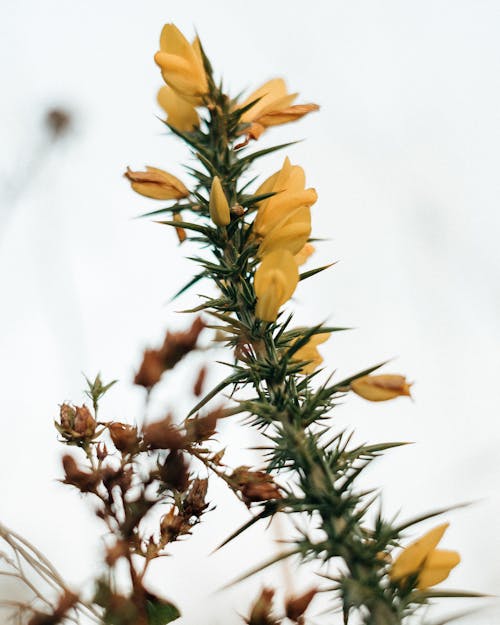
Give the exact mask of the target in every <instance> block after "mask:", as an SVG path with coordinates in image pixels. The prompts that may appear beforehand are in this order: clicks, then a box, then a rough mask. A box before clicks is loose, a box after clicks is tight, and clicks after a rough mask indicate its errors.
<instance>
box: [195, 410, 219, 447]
mask: <svg viewBox="0 0 500 625" xmlns="http://www.w3.org/2000/svg"><path fill="white" fill-rule="evenodd" d="M223 416H224V411H223V409H222V408H217V409H216V410H213V411H212V412H210V413H209V414H207V415H206V416H204V417H200V416H196V417H193V418H192V419H188V420H187V421H186V438H187V439H188V440H189V441H190V442H191V443H201V442H202V441H206V440H207V439H209V438H211V437H212V436H213V435H214V434H215V428H216V426H217V420H218V419H220V418H221V417H223Z"/></svg>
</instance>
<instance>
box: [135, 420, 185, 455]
mask: <svg viewBox="0 0 500 625" xmlns="http://www.w3.org/2000/svg"><path fill="white" fill-rule="evenodd" d="M143 437H144V442H145V443H146V445H147V446H148V447H149V448H150V449H182V447H183V446H184V445H185V442H186V441H185V439H184V436H183V435H182V434H181V433H180V432H179V430H178V429H177V428H176V427H175V426H174V425H173V424H172V418H171V417H170V416H166V417H165V419H163V420H162V421H156V422H155V423H150V424H149V425H147V426H146V427H145V428H144V431H143Z"/></svg>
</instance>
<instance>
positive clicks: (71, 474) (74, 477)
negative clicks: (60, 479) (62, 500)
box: [62, 454, 101, 493]
mask: <svg viewBox="0 0 500 625" xmlns="http://www.w3.org/2000/svg"><path fill="white" fill-rule="evenodd" d="M62 463H63V468H64V473H65V479H64V483H65V484H71V485H72V486H76V487H77V488H78V489H79V490H81V492H82V493H91V492H95V489H96V487H97V485H98V484H99V482H100V479H101V478H100V475H99V474H98V473H96V472H93V473H88V472H87V471H82V470H81V469H79V468H78V465H77V464H76V461H75V459H74V458H73V456H70V455H69V454H66V455H64V456H63V459H62Z"/></svg>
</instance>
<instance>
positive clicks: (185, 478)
mask: <svg viewBox="0 0 500 625" xmlns="http://www.w3.org/2000/svg"><path fill="white" fill-rule="evenodd" d="M159 469H160V479H161V481H162V482H163V483H164V485H165V487H166V488H170V489H172V490H177V491H180V492H184V491H185V490H187V488H188V486H189V470H188V466H187V463H186V461H185V459H184V456H183V455H182V454H181V453H179V452H178V451H177V450H174V451H171V452H170V453H169V454H168V456H167V458H166V459H165V462H164V463H163V464H162V465H160V466H159Z"/></svg>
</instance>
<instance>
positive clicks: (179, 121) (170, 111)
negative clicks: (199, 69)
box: [157, 85, 200, 132]
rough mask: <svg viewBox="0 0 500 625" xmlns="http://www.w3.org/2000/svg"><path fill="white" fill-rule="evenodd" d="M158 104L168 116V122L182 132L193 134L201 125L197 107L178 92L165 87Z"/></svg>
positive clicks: (160, 92) (159, 93) (159, 94)
mask: <svg viewBox="0 0 500 625" xmlns="http://www.w3.org/2000/svg"><path fill="white" fill-rule="evenodd" d="M157 99H158V104H159V105H160V106H161V107H162V109H163V110H164V111H165V113H166V114H167V122H168V123H169V124H170V125H171V126H173V127H174V128H176V129H177V130H180V131H181V132H191V131H192V130H193V129H194V128H197V127H198V126H199V125H200V118H199V116H198V113H197V112H196V109H195V107H194V106H193V105H192V104H191V102H188V100H185V99H184V98H183V97H182V96H180V95H179V94H178V93H177V92H176V91H174V90H173V89H172V87H169V86H168V85H165V86H164V87H161V88H160V90H159V91H158V97H157Z"/></svg>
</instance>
